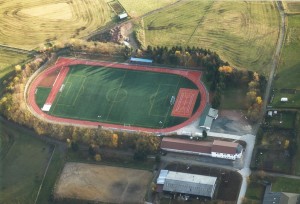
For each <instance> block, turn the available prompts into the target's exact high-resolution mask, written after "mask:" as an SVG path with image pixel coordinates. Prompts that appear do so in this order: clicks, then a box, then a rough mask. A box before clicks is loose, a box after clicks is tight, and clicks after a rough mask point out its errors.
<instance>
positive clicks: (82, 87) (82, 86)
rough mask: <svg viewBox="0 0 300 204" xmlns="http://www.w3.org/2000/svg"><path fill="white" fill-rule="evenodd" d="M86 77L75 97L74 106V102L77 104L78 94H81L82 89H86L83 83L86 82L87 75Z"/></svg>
mask: <svg viewBox="0 0 300 204" xmlns="http://www.w3.org/2000/svg"><path fill="white" fill-rule="evenodd" d="M84 77H85V78H84V79H83V82H81V86H80V89H79V91H78V92H77V95H76V97H75V99H74V101H73V104H72V106H74V104H75V102H76V101H77V99H78V96H79V94H80V93H81V91H82V90H84V85H83V84H84V83H85V80H86V76H84Z"/></svg>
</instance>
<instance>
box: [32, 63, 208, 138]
mask: <svg viewBox="0 0 300 204" xmlns="http://www.w3.org/2000/svg"><path fill="white" fill-rule="evenodd" d="M76 64H86V65H94V66H107V67H112V68H119V69H129V70H141V71H149V72H160V73H169V74H177V75H180V76H183V77H185V78H188V79H189V80H191V81H192V82H193V83H194V84H195V85H196V86H197V87H198V90H199V91H200V94H201V102H200V105H199V108H198V109H197V111H196V112H195V113H194V114H193V115H192V117H190V118H189V119H188V120H186V121H185V122H183V123H181V124H179V125H176V126H172V127H168V128H163V129H154V128H144V127H133V126H130V127H129V126H123V125H115V124H109V123H101V122H92V121H85V120H75V119H69V118H59V117H55V116H51V115H48V114H46V113H44V112H43V111H42V110H41V109H40V108H39V107H38V105H37V104H36V102H35V91H36V89H37V87H38V86H39V83H40V82H41V81H43V80H44V79H45V78H46V77H47V75H48V74H50V73H52V72H54V71H57V70H59V69H61V67H63V66H70V65H76ZM200 78H201V72H198V71H184V70H173V69H168V68H157V67H149V66H142V65H132V64H118V63H110V62H102V61H89V60H80V59H71V58H59V59H58V60H57V62H56V64H55V65H53V66H51V67H50V68H48V69H46V70H44V71H43V72H42V73H40V74H39V75H38V76H37V77H36V79H34V80H33V82H32V83H31V85H30V87H29V91H28V97H27V102H28V104H29V105H30V106H31V108H32V109H33V111H35V112H36V113H37V114H39V115H40V116H42V117H44V118H45V119H47V120H50V121H53V122H61V123H68V124H77V125H84V126H91V127H98V126H99V125H100V126H103V127H106V128H112V129H123V130H133V131H143V132H153V133H168V132H173V131H176V130H178V129H180V128H182V127H185V126H187V125H189V124H190V123H192V122H193V121H194V120H196V119H197V118H198V117H200V116H201V114H202V112H203V110H204V108H205V106H206V101H207V95H206V90H205V87H204V85H203V84H202V83H201V82H200Z"/></svg>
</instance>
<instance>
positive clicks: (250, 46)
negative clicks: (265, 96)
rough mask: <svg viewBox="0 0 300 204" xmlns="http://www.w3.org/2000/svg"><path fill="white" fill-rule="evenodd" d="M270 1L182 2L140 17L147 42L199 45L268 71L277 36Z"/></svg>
mask: <svg viewBox="0 0 300 204" xmlns="http://www.w3.org/2000/svg"><path fill="white" fill-rule="evenodd" d="M278 19H279V18H278V12H277V8H276V5H275V4H274V3H273V2H256V1H255V2H254V1H253V2H241V1H235V2H234V3H233V2H229V1H182V2H180V3H178V4H176V5H175V6H172V7H170V8H167V9H164V10H163V11H160V12H158V13H154V14H152V15H149V16H147V17H145V18H144V19H143V21H144V28H145V40H146V45H153V46H156V45H165V46H176V45H181V46H184V47H185V46H191V47H192V46H198V47H204V48H209V49H211V50H213V51H216V52H217V53H218V54H219V55H220V56H221V57H222V59H223V60H224V61H228V62H229V63H230V64H232V65H233V66H237V67H240V68H247V69H249V70H254V71H259V72H261V73H265V74H268V71H269V68H270V61H271V58H272V56H273V52H274V48H275V45H276V42H277V36H278V28H279V27H278V26H279V21H278Z"/></svg>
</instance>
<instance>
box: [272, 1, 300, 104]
mask: <svg viewBox="0 0 300 204" xmlns="http://www.w3.org/2000/svg"><path fill="white" fill-rule="evenodd" d="M299 5H300V4H299ZM287 19H288V28H287V35H286V39H285V43H284V47H283V49H282V54H281V58H280V64H279V68H278V70H277V74H276V77H275V80H274V88H275V92H274V94H275V97H274V100H273V102H272V103H271V105H272V106H273V107H282V108H285V107H286V108H299V107H300V83H299V78H300V72H299V67H300V58H299V55H298V53H299V50H300V38H299V36H300V15H290V16H287ZM291 73H292V74H291ZM286 90H291V91H288V92H287V91H286ZM282 97H287V98H288V102H281V101H280V99H281V98H282Z"/></svg>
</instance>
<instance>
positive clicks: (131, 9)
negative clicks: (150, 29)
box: [119, 0, 177, 17]
mask: <svg viewBox="0 0 300 204" xmlns="http://www.w3.org/2000/svg"><path fill="white" fill-rule="evenodd" d="M176 1H177V0H164V1H160V0H143V1H136V0H119V2H120V3H121V4H122V6H123V7H124V8H125V10H126V11H127V12H128V14H129V15H130V16H131V17H138V16H141V15H143V14H146V13H148V12H150V11H153V10H155V9H158V8H161V7H163V6H166V5H169V4H172V3H174V2H176Z"/></svg>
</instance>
